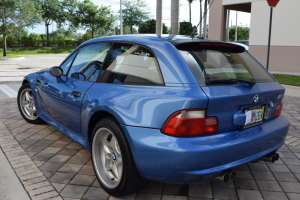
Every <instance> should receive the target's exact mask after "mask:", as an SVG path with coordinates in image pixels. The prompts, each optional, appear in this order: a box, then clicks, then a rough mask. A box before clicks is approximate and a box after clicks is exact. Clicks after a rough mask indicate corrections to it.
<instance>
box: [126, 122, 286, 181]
mask: <svg viewBox="0 0 300 200" xmlns="http://www.w3.org/2000/svg"><path fill="white" fill-rule="evenodd" d="M288 126H289V123H288V121H287V120H286V119H284V118H283V117H278V118H276V119H274V120H272V121H269V122H266V123H264V124H262V125H260V126H255V127H252V128H248V129H245V130H239V131H230V132H224V133H219V134H216V135H210V136H203V137H192V138H178V137H172V136H168V135H164V134H161V132H160V130H158V129H157V130H153V129H147V128H141V127H131V126H125V125H123V126H122V128H123V130H124V131H125V133H126V136H127V139H128V141H129V143H130V146H131V148H132V153H133V155H134V158H135V162H136V165H137V168H138V170H139V172H140V174H141V175H142V176H143V177H144V178H147V179H150V180H154V181H161V182H171V183H190V182H197V181H201V180H209V179H211V178H213V177H214V176H216V175H217V174H218V173H219V172H220V171H223V170H225V169H228V168H232V167H235V166H238V165H241V164H244V163H247V162H250V161H252V160H255V159H258V158H260V157H262V156H264V155H266V154H268V153H271V152H273V151H276V150H277V149H278V148H279V147H280V146H281V145H282V144H283V143H284V140H285V137H286V134H287V132H288Z"/></svg>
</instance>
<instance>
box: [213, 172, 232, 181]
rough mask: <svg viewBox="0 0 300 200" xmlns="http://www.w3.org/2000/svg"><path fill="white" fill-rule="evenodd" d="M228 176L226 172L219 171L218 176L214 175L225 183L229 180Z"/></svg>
mask: <svg viewBox="0 0 300 200" xmlns="http://www.w3.org/2000/svg"><path fill="white" fill-rule="evenodd" d="M229 178H230V176H229V174H227V173H226V172H221V173H220V174H219V175H218V176H216V177H215V178H214V179H215V180H220V181H223V182H224V183H226V182H227V181H228V180H229Z"/></svg>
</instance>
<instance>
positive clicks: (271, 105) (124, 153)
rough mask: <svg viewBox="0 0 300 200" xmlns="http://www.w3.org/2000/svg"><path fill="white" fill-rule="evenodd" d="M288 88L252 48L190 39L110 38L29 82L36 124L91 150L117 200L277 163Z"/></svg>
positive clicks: (24, 92) (26, 108) (23, 104)
mask: <svg viewBox="0 0 300 200" xmlns="http://www.w3.org/2000/svg"><path fill="white" fill-rule="evenodd" d="M283 97H284V88H283V87H282V86H281V85H280V84H279V83H278V82H277V81H276V80H275V79H274V78H273V77H272V76H271V75H270V74H269V72H268V71H267V70H266V69H265V68H264V67H263V66H262V65H261V64H260V63H258V61H256V60H255V58H253V57H252V56H251V55H250V54H249V53H248V52H247V51H245V49H244V47H241V46H239V45H235V44H230V43H223V42H218V41H211V40H204V39H200V38H195V37H194V38H191V37H185V36H174V35H173V36H169V35H161V36H157V35H125V36H110V37H101V38H96V39H92V40H89V41H87V42H84V43H83V44H81V45H80V46H79V47H77V48H76V49H75V50H74V51H73V52H72V53H71V54H70V55H69V56H68V57H67V58H66V59H65V60H64V61H63V62H62V64H61V65H60V66H59V67H52V68H50V69H44V70H41V71H39V72H36V73H33V74H29V75H27V76H26V77H25V78H24V80H23V84H22V86H21V88H20V90H19V93H18V106H19V110H20V113H21V115H22V116H23V117H24V119H25V120H26V121H28V122H29V123H36V124H37V123H43V122H47V123H48V124H50V125H52V126H53V127H55V128H56V129H57V130H59V131H61V132H62V133H64V134H65V135H67V136H69V137H70V138H72V139H73V140H74V141H76V142H78V143H79V144H81V145H82V146H84V147H85V148H86V149H88V150H90V151H91V157H92V161H93V166H94V170H95V174H96V176H97V179H98V181H99V183H100V184H101V186H102V187H103V189H104V190H106V191H107V192H108V193H110V194H112V195H125V194H129V193H132V192H135V191H137V190H139V189H140V188H141V187H142V186H143V183H144V182H145V180H154V181H159V182H167V183H194V182H199V181H202V180H211V179H213V178H215V177H218V178H221V179H223V180H224V181H227V180H228V179H229V178H233V177H235V175H236V174H235V172H234V171H233V170H231V168H233V167H235V166H238V165H241V164H244V163H247V162H253V161H258V160H264V161H269V162H275V161H276V160H278V158H279V156H278V154H277V153H276V150H277V149H279V148H280V147H281V146H282V145H283V143H284V140H285V137H286V135H287V133H288V127H289V123H288V121H287V120H286V119H284V118H283V117H282V116H280V114H281V110H282V106H283V103H282V99H283Z"/></svg>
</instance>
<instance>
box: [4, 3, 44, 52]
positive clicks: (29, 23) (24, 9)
mask: <svg viewBox="0 0 300 200" xmlns="http://www.w3.org/2000/svg"><path fill="white" fill-rule="evenodd" d="M40 16H41V13H40V12H39V11H38V10H37V9H36V6H35V3H34V2H33V1H31V0H1V1H0V29H1V30H0V32H1V33H2V35H3V56H6V54H7V43H6V38H7V36H8V35H9V34H11V33H13V32H16V31H19V30H21V29H22V28H24V27H33V26H34V25H35V24H37V23H39V22H40V20H41V18H40Z"/></svg>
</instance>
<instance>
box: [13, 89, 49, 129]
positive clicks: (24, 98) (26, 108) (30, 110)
mask: <svg viewBox="0 0 300 200" xmlns="http://www.w3.org/2000/svg"><path fill="white" fill-rule="evenodd" d="M18 107H19V111H20V113H21V115H22V117H23V118H24V119H25V120H26V121H27V122H29V123H32V124H42V123H44V121H43V120H42V118H40V117H39V116H38V114H37V112H36V107H35V103H34V98H33V94H32V90H31V87H30V84H29V83H25V84H23V85H22V86H21V88H20V89H19V92H18Z"/></svg>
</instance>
